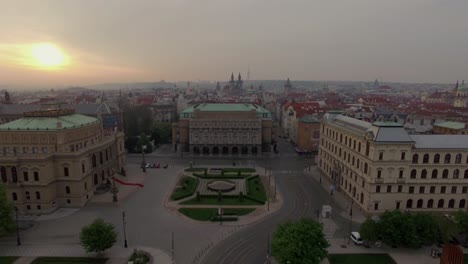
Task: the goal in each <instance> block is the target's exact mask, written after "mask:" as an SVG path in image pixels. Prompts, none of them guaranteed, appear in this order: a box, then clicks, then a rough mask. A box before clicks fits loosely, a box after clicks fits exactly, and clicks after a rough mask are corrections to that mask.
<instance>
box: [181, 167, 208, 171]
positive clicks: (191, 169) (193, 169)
mask: <svg viewBox="0 0 468 264" xmlns="http://www.w3.org/2000/svg"><path fill="white" fill-rule="evenodd" d="M205 169H207V168H188V169H185V170H184V171H186V172H194V171H204V170H205Z"/></svg>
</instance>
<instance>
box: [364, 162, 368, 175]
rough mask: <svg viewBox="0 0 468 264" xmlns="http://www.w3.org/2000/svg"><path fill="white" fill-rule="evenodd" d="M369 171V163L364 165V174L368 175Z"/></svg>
mask: <svg viewBox="0 0 468 264" xmlns="http://www.w3.org/2000/svg"><path fill="white" fill-rule="evenodd" d="M367 169H368V165H367V162H366V163H364V173H365V174H367Z"/></svg>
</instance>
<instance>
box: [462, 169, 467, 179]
mask: <svg viewBox="0 0 468 264" xmlns="http://www.w3.org/2000/svg"><path fill="white" fill-rule="evenodd" d="M463 178H465V179H468V169H466V170H465V175H463Z"/></svg>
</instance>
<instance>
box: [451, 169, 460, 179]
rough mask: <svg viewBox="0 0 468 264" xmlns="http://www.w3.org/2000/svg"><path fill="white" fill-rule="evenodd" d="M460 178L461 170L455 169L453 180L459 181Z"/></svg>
mask: <svg viewBox="0 0 468 264" xmlns="http://www.w3.org/2000/svg"><path fill="white" fill-rule="evenodd" d="M458 177H460V170H459V169H455V170H454V171H453V178H454V179H458Z"/></svg>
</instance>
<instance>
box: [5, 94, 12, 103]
mask: <svg viewBox="0 0 468 264" xmlns="http://www.w3.org/2000/svg"><path fill="white" fill-rule="evenodd" d="M10 100H11V98H10V93H9V92H8V91H5V104H11V101H10Z"/></svg>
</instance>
